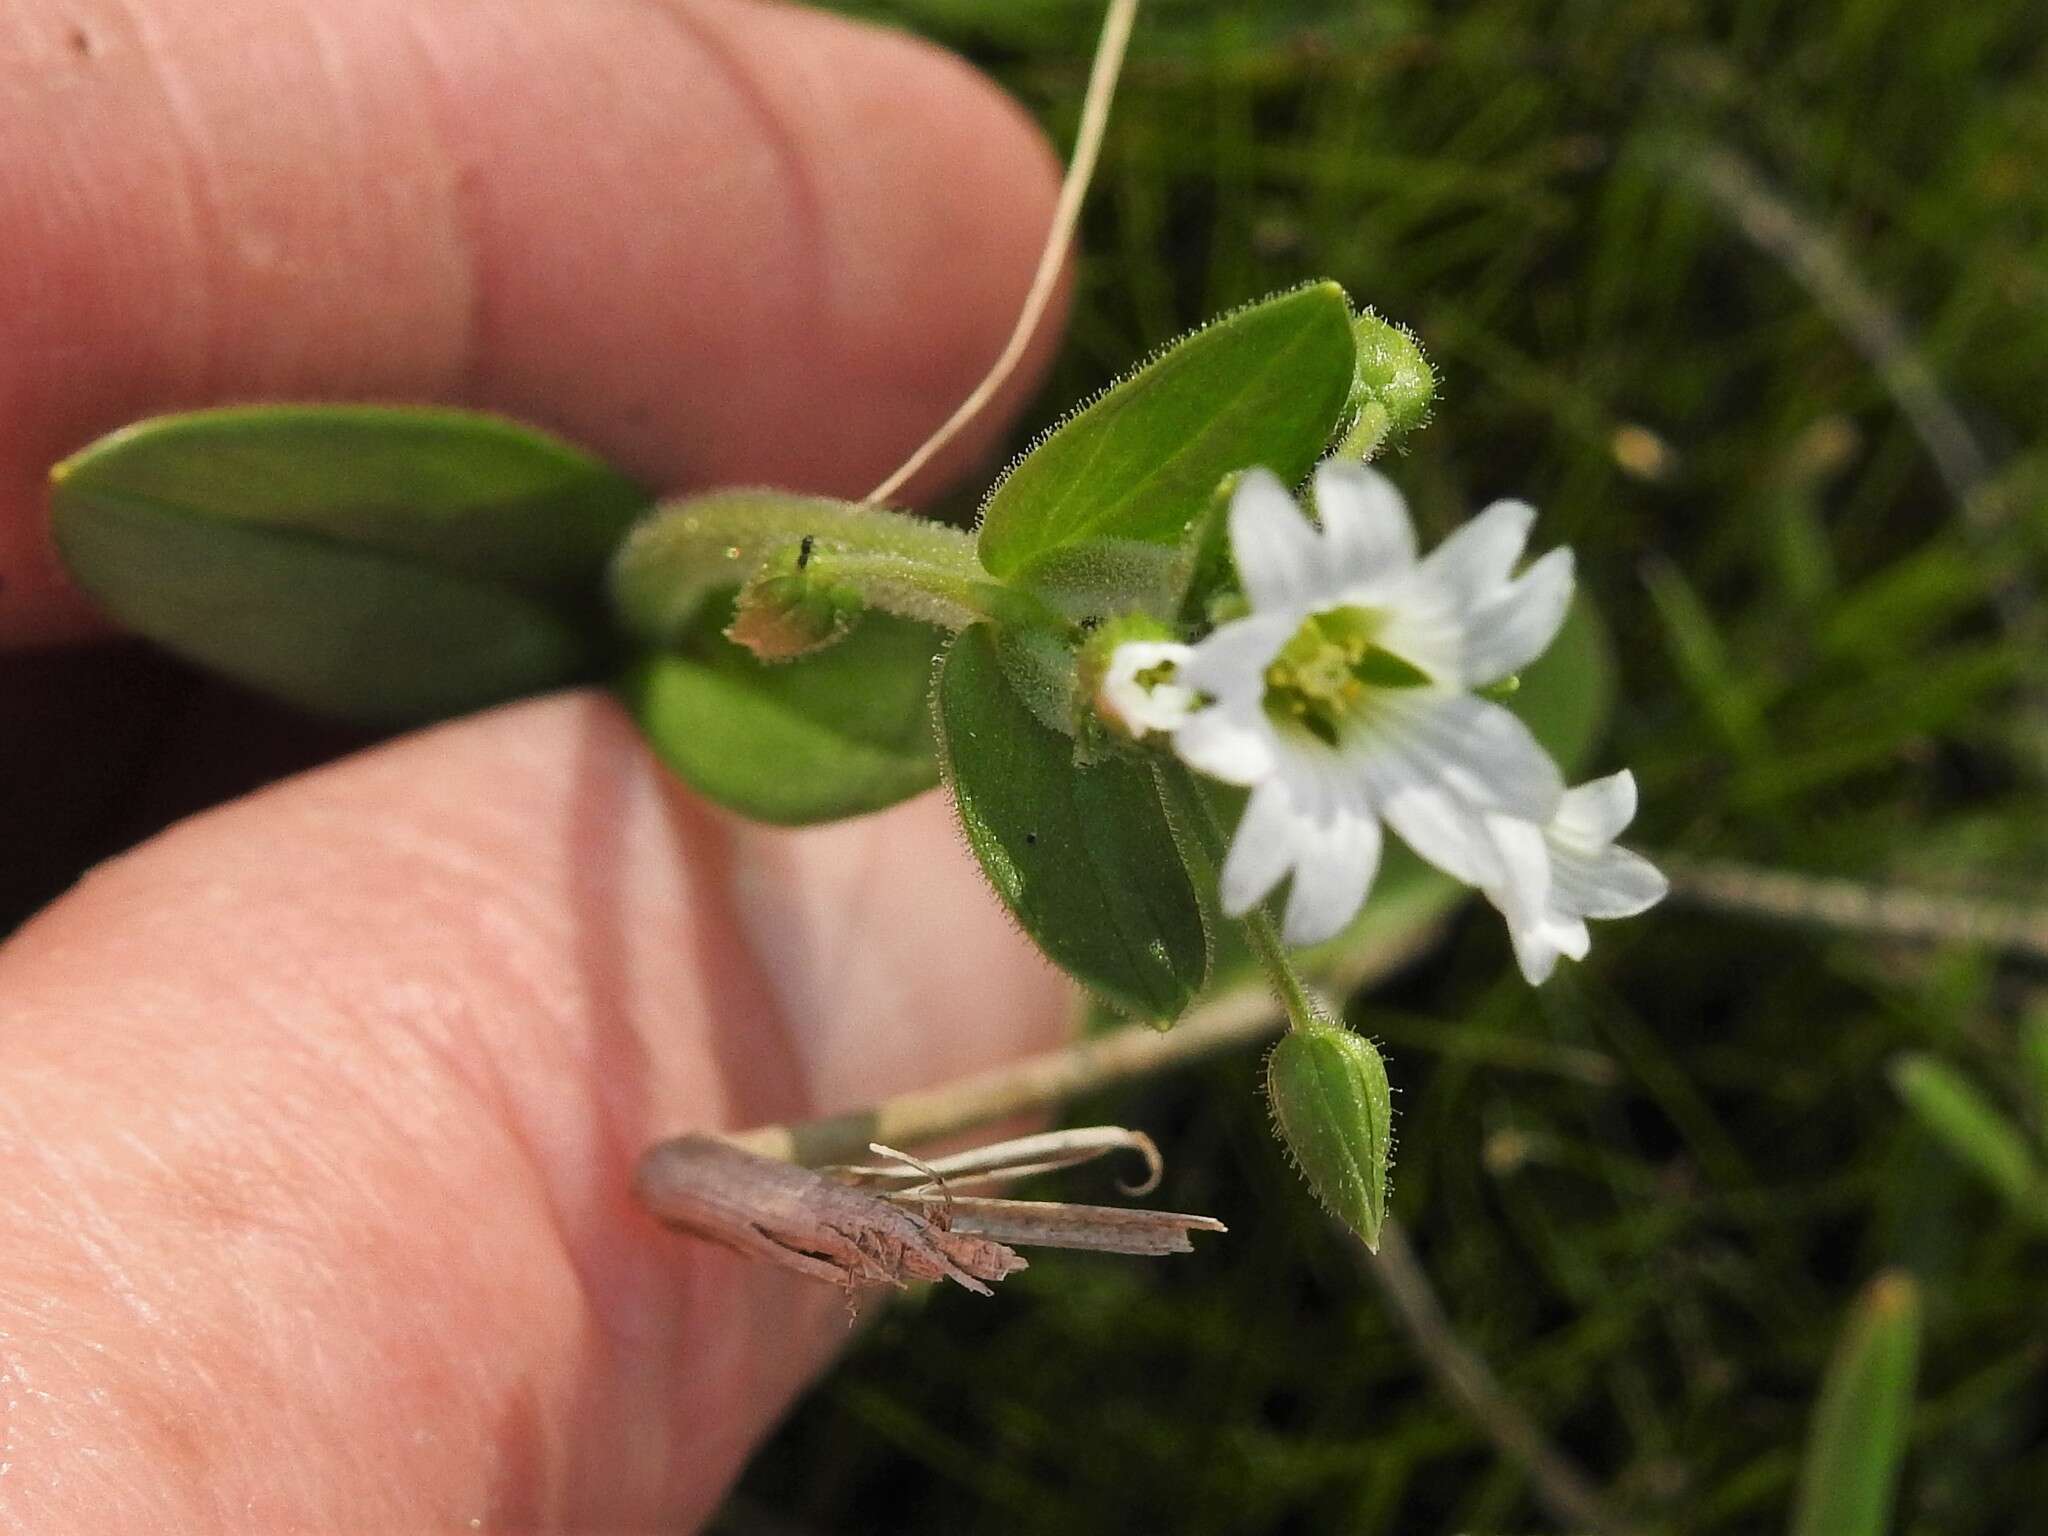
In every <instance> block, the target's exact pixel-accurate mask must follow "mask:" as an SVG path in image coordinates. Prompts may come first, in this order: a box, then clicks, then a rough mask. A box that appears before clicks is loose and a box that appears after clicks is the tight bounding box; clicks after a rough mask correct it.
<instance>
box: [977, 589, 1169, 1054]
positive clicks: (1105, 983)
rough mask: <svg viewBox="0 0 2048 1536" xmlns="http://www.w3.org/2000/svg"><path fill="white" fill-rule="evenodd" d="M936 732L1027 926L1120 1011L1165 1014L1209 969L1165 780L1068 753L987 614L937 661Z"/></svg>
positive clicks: (1001, 886)
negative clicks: (1006, 656)
mask: <svg viewBox="0 0 2048 1536" xmlns="http://www.w3.org/2000/svg"><path fill="white" fill-rule="evenodd" d="M938 718H939V729H940V739H941V742H942V747H943V751H944V754H945V761H946V767H947V779H948V782H949V783H950V784H951V786H952V790H953V800H954V805H955V807H956V808H957V809H958V811H959V813H960V823H961V826H962V827H963V828H964V829H965V830H966V833H967V841H968V844H969V846H971V847H972V848H973V849H974V853H975V856H976V857H977V858H979V859H980V860H981V865H982V868H983V869H984V870H986V871H987V872H988V877H989V880H990V881H991V882H992V883H993V884H994V886H995V888H996V892H997V894H998V895H1000V896H1001V897H1002V898H1003V900H1004V902H1005V903H1007V904H1008V906H1009V908H1010V910H1011V912H1013V913H1014V914H1015V915H1016V918H1017V921H1018V922H1019V923H1021V924H1022V925H1023V927H1024V931H1025V932H1026V933H1028V934H1030V935H1031V937H1032V939H1033V940H1035V941H1036V942H1037V944H1038V946H1039V948H1041V949H1042V950H1044V951H1045V953H1046V954H1047V955H1048V956H1049V957H1050V958H1051V959H1052V960H1053V962H1054V963H1055V964H1057V965H1059V966H1060V967H1061V968H1062V969H1064V970H1065V971H1067V972H1068V973H1069V974H1071V975H1072V976H1074V977H1075V978H1076V979H1077V980H1079V981H1081V982H1082V983H1083V984H1085V985H1086V986H1088V987H1090V988H1092V989H1093V990H1094V991H1095V992H1097V993H1098V994H1100V995H1101V996H1102V997H1103V998H1104V999H1105V1000H1106V1001H1108V1002H1109V1003H1111V1004H1112V1005H1113V1006H1115V1007H1117V1008H1119V1009H1121V1010H1123V1011H1124V1012H1127V1013H1131V1014H1135V1015H1137V1016H1139V1017H1143V1018H1150V1019H1156V1020H1171V1019H1173V1018H1175V1017H1177V1016H1178V1015H1179V1014H1180V1013H1181V1011H1182V1010H1183V1009H1185V1008H1186V1007H1187V1005H1188V1002H1189V1000H1190V999H1191V998H1192V997H1193V996H1194V994H1195V992H1196V990H1197V989H1198V988H1199V987H1200V986H1201V985H1202V980H1203V977H1204V976H1205V975H1206V973H1207V971H1208V961H1209V945H1208V936H1207V933H1206V931H1205V929H1204V926H1203V922H1202V913H1201V908H1200V906H1199V905H1198V903H1197V902H1196V899H1195V891H1194V887H1193V885H1192V884H1191V883H1190V882H1189V879H1188V874H1187V869H1186V866H1185V865H1184V864H1183V863H1182V861H1181V856H1180V850H1179V848H1178V846H1177V845H1176V844H1175V842H1174V838H1173V832H1172V829H1171V827H1170V826H1169V825H1168V823H1167V819H1166V813H1165V811H1164V809H1163V808H1162V807H1161V805H1160V801H1159V791H1158V788H1157V786H1156V785H1155V784H1154V783H1153V781H1152V777H1151V775H1150V774H1149V773H1147V772H1146V771H1145V770H1144V769H1143V768H1140V767H1137V766H1135V765H1133V764H1132V763H1130V762H1127V761H1125V760H1123V759H1121V758H1111V759H1108V760H1105V761H1103V762H1100V763H1096V764H1094V765H1092V766H1090V767H1087V768H1077V767H1076V766H1075V765H1074V743H1073V742H1072V740H1070V739H1069V738H1068V737H1066V736H1063V735H1061V734H1059V733H1058V732H1057V731H1052V730H1048V729H1047V728H1046V727H1045V726H1044V725H1041V724H1040V723H1039V721H1038V720H1037V718H1036V717H1035V716H1034V715H1033V714H1032V712H1031V710H1030V708H1029V707H1028V706H1027V705H1026V704H1025V703H1024V701H1023V700H1022V699H1021V698H1019V697H1018V696H1017V692H1016V690H1015V689H1014V688H1013V687H1011V685H1010V683H1009V682H1008V680H1007V679H1006V678H1005V677H1004V673H1003V665H1002V661H1001V659H1000V658H999V657H998V655H997V651H996V645H995V640H994V637H993V635H992V634H991V632H990V631H989V629H988V627H987V626H985V625H977V626H976V627H975V628H973V629H970V630H968V631H966V633H964V634H962V635H961V636H960V638H959V639H958V640H956V641H955V642H954V644H953V648H952V649H951V650H950V651H948V652H947V654H946V659H945V662H944V664H943V665H942V667H941V669H940V672H939V687H938Z"/></svg>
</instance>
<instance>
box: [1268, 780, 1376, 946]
mask: <svg viewBox="0 0 2048 1536" xmlns="http://www.w3.org/2000/svg"><path fill="white" fill-rule="evenodd" d="M1315 832H1316V835H1315V836H1314V837H1313V839H1312V840H1311V842H1310V844H1309V846H1308V848H1307V849H1306V850H1305V851H1304V852H1303V854H1302V856H1301V857H1300V858H1299V859H1298V860H1297V861H1296V863H1295V866H1294V883H1293V885H1291V886H1290V887H1289V888H1288V892H1287V910H1286V912H1285V914H1284V915H1283V916H1282V919H1281V927H1280V936H1281V937H1282V938H1283V939H1285V940H1286V941H1287V942H1288V943H1289V944H1292V945H1294V946H1296V947H1297V948H1302V947H1305V946H1307V945H1310V944H1322V943H1325V942H1327V941H1328V940H1330V939H1334V938H1335V937H1336V936H1337V935H1338V934H1340V933H1342V932H1343V931H1344V930H1345V928H1346V927H1348V926H1349V925H1350V923H1351V920H1352V918H1354V917H1356V916H1357V915H1358V909H1359V908H1360V907H1362V906H1364V905H1365V897H1366V893H1367V892H1368V891H1370V890H1371V889H1372V882H1373V876H1374V875H1375V874H1377V873H1378V872H1379V865H1380V824H1379V821H1378V819H1377V818H1376V817H1374V816H1372V815H1371V814H1370V813H1368V812H1363V811H1347V812H1344V813H1342V814H1340V815H1339V816H1338V817H1337V819H1336V821H1335V822H1334V823H1333V824H1332V825H1331V826H1329V827H1328V828H1319V829H1315Z"/></svg>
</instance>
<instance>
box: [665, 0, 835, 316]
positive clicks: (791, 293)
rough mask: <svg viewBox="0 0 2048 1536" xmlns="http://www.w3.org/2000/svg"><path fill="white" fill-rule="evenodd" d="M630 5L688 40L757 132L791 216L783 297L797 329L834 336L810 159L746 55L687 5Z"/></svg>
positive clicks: (822, 229)
mask: <svg viewBox="0 0 2048 1536" xmlns="http://www.w3.org/2000/svg"><path fill="white" fill-rule="evenodd" d="M635 3H636V4H637V5H638V6H639V7H640V9H642V10H644V11H648V12H651V13H652V14H653V15H654V17H655V18H656V20H657V21H658V22H659V23H661V24H663V25H665V26H667V27H670V28H672V29H674V30H675V31H676V32H677V33H679V34H680V35H682V36H683V37H684V38H686V39H687V40H688V42H689V45H690V46H691V47H693V48H695V49H696V50H697V52H698V53H699V54H700V55H701V56H702V57H703V58H704V60H705V61H706V62H707V63H708V64H710V65H711V67H712V69H713V71H714V72H715V74H716V75H717V77H718V78H719V79H720V80H721V81H723V82H724V84H725V86H726V88H727V89H728V90H729V91H730V92H731V93H732V96H733V98H734V100H736V101H737V102H739V104H740V105H741V107H742V108H743V109H744V110H745V111H746V113H747V115H748V117H749V118H750V119H751V120H752V122H753V123H754V125H755V127H757V128H759V129H760V131H761V138H762V140H763V142H765V143H766V144H768V145H769V146H770V147H771V148H772V149H773V151H774V163H775V166H776V169H777V171H778V172H779V185H780V187H781V188H782V192H783V195H784V198H785V200H786V201H787V203H788V205H789V209H790V213H791V215H792V217H791V219H790V229H791V232H792V233H793V236H794V238H793V239H792V240H790V241H789V242H788V244H787V245H786V246H785V247H784V254H785V255H789V254H791V253H792V252H793V253H794V255H795V259H796V269H795V271H794V272H793V273H792V274H790V277H791V281H790V282H789V283H788V285H787V288H786V289H785V292H784V295H783V296H784V298H785V299H787V300H793V301H794V302H795V303H796V304H798V305H800V306H801V308H802V312H803V326H802V328H803V329H805V330H809V331H814V332H822V333H823V334H825V335H828V336H836V335H837V334H838V329H837V327H836V326H834V325H832V324H831V323H830V319H829V317H830V316H831V315H832V314H833V311H834V306H833V303H832V291H833V278H834V273H833V271H832V266H831V264H830V263H829V262H827V261H826V260H825V259H824V258H825V251H826V249H827V248H828V241H827V240H826V238H825V214H824V206H823V202H822V200H821V199H820V197H819V195H818V182H817V178H816V177H815V176H813V175H812V174H811V157H810V156H808V155H806V154H805V153H804V150H803V145H802V144H801V142H800V140H799V137H798V135H797V133H796V131H795V130H794V129H793V128H792V127H791V126H790V123H789V121H788V119H787V118H786V117H785V116H784V115H783V112H782V109H781V107H780V106H778V105H777V103H776V101H775V99H774V97H773V96H772V95H771V94H770V92H768V91H767V90H766V89H765V88H764V87H763V85H762V82H761V80H760V78H759V77H758V76H757V74H756V73H755V71H754V70H753V68H752V67H751V66H750V65H749V64H748V62H747V55H746V54H745V53H744V52H743V50H741V49H739V48H736V47H734V46H733V42H732V39H731V36H730V35H729V33H728V32H727V31H726V29H725V28H723V27H722V26H720V25H718V24H717V23H715V22H713V21H712V20H711V19H710V17H709V16H708V15H707V14H706V13H704V12H703V11H701V10H699V9H698V8H696V7H695V6H692V5H690V4H688V3H687V0H685V3H683V4H675V3H663V0H635ZM727 14H728V15H730V13H727Z"/></svg>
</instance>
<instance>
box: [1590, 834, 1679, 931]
mask: <svg viewBox="0 0 2048 1536" xmlns="http://www.w3.org/2000/svg"><path fill="white" fill-rule="evenodd" d="M1670 893H1671V882H1670V881H1669V880H1667V879H1665V878H1664V874H1663V871H1661V870H1660V869H1658V868H1657V866H1656V865H1654V864H1652V863H1651V862H1650V861H1649V860H1648V859H1646V858H1644V857H1643V856H1642V855H1641V854H1639V853H1632V852H1630V851H1629V850H1628V849H1626V848H1607V849H1603V850H1602V851H1601V854H1600V858H1599V861H1598V863H1596V864H1595V865H1594V866H1593V870H1592V880H1591V888H1590V889H1589V890H1588V891H1587V892H1586V895H1585V899H1584V901H1583V903H1582V906H1583V908H1584V911H1585V914H1586V916H1588V917H1634V916H1635V915H1636V914H1637V913H1639V912H1647V911H1648V910H1649V909H1650V908H1651V907H1654V906H1655V905H1656V904H1657V903H1658V902H1660V901H1662V900H1663V899H1664V898H1665V897H1666V896H1668V895H1669V894H1670Z"/></svg>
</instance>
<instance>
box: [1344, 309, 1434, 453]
mask: <svg viewBox="0 0 2048 1536" xmlns="http://www.w3.org/2000/svg"><path fill="white" fill-rule="evenodd" d="M1351 333H1352V337H1353V339H1354V340H1355V342H1356V344H1357V347H1358V372H1357V374H1356V376H1355V377H1354V378H1353V380H1352V384H1351V409H1352V411H1353V412H1355V413H1356V414H1355V416H1354V418H1353V421H1352V424H1351V429H1350V431H1348V432H1347V433H1346V434H1345V436H1344V442H1343V444H1342V446H1341V447H1339V449H1338V450H1337V452H1338V454H1339V456H1340V457H1344V458H1356V459H1371V458H1373V457H1374V456H1375V455H1377V454H1378V453H1379V452H1380V451H1381V450H1382V449H1385V448H1389V447H1392V446H1393V445H1394V444H1395V443H1398V442H1399V441H1400V440H1401V439H1402V438H1403V437H1405V436H1407V435H1408V433H1409V432H1411V431H1413V430H1414V429H1415V428H1416V427H1419V426H1421V425H1422V424H1423V422H1424V421H1426V420H1428V418H1429V404H1430V401H1431V400H1433V399H1434V398H1435V397H1436V373H1435V371H1434V370H1433V369H1431V367H1430V366H1429V359H1428V358H1426V357H1424V356H1423V355H1422V345H1421V343H1419V342H1418V341H1416V339H1415V337H1414V336H1413V335H1412V334H1411V333H1410V332H1408V331H1407V330H1405V329H1403V328H1402V327H1401V326H1398V325H1395V324H1394V323H1393V322H1392V321H1390V320H1382V319H1381V318H1380V317H1379V316H1378V315H1376V314H1374V313H1373V312H1372V311H1371V310H1367V311H1366V312H1365V313H1364V314H1362V315H1360V316H1359V317H1358V318H1357V319H1356V320H1354V321H1353V322H1352V325H1351Z"/></svg>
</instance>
